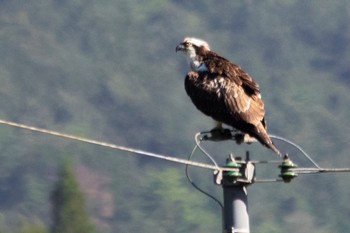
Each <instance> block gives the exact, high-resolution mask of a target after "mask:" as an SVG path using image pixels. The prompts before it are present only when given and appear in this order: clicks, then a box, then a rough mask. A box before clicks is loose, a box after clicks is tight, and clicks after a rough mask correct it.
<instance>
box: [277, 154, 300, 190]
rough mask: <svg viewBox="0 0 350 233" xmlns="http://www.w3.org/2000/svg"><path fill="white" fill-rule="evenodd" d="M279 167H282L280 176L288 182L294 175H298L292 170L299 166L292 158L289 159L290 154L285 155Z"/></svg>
mask: <svg viewBox="0 0 350 233" xmlns="http://www.w3.org/2000/svg"><path fill="white" fill-rule="evenodd" d="M278 167H279V168H281V174H280V175H279V176H280V177H281V178H282V179H283V181H284V182H286V183H289V182H290V181H291V180H292V179H293V178H294V177H297V176H298V175H297V174H296V173H295V172H294V171H293V170H292V169H293V168H297V167H298V166H297V165H296V164H295V163H293V161H292V160H290V159H289V157H288V155H286V156H285V157H284V159H283V162H282V164H281V165H279V166H278Z"/></svg>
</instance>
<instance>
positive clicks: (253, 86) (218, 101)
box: [176, 37, 281, 156]
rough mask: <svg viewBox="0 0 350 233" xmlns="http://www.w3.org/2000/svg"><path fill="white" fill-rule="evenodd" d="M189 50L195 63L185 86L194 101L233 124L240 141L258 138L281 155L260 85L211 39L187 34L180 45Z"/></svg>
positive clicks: (206, 111)
mask: <svg viewBox="0 0 350 233" xmlns="http://www.w3.org/2000/svg"><path fill="white" fill-rule="evenodd" d="M177 51H181V52H183V53H184V54H185V56H186V57H187V59H188V62H189V64H190V67H191V71H189V72H188V73H187V75H186V78H185V89H186V92H187V94H188V95H189V97H190V98H191V100H192V102H193V104H194V105H195V106H196V107H197V108H198V109H199V110H200V111H201V112H203V113H204V114H205V115H208V116H210V117H212V118H213V119H214V120H216V121H217V122H218V123H217V125H216V127H215V128H214V130H219V131H220V130H223V128H222V124H223V123H224V124H226V125H229V126H232V127H233V128H235V129H236V130H239V131H240V132H242V134H236V135H235V139H236V141H237V143H241V142H252V141H255V140H254V139H256V140H258V141H259V142H260V143H261V144H263V145H264V146H266V147H268V148H270V149H271V150H273V151H274V152H275V153H277V154H278V155H279V156H281V152H280V151H279V150H278V149H277V148H276V146H275V145H274V144H273V143H272V141H271V139H270V137H269V136H268V134H267V132H266V122H265V117H264V115H265V110H264V103H263V101H262V100H261V95H260V89H259V85H258V84H257V83H256V82H254V80H253V79H252V78H251V77H250V76H249V75H248V74H247V73H246V72H245V71H244V70H242V69H241V67H239V66H238V65H235V64H233V63H231V62H230V61H229V60H227V59H225V58H223V57H221V56H220V55H218V54H216V53H214V52H212V51H211V50H210V48H209V45H208V43H207V42H205V41H203V40H201V39H197V38H192V37H186V38H185V39H184V41H183V42H182V43H180V44H179V45H178V46H177V47H176V52H177Z"/></svg>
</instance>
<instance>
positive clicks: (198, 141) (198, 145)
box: [194, 133, 219, 167]
mask: <svg viewBox="0 0 350 233" xmlns="http://www.w3.org/2000/svg"><path fill="white" fill-rule="evenodd" d="M201 134H202V133H196V135H195V137H194V141H195V142H196V145H197V147H198V148H199V149H200V150H201V151H202V152H203V154H205V155H206V156H207V157H208V158H209V159H210V161H211V162H212V163H213V164H214V165H215V166H217V167H219V166H218V164H217V162H216V161H215V160H214V158H213V157H212V156H211V155H210V154H209V153H208V152H207V151H206V150H204V148H203V147H202V146H201V145H200V142H201V141H202V140H203V138H199V136H200V135H201Z"/></svg>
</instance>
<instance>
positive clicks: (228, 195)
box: [214, 153, 255, 233]
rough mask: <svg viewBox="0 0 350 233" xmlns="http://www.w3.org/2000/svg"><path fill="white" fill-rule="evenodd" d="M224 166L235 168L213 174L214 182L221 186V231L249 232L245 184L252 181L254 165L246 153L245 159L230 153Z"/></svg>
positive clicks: (233, 232)
mask: <svg viewBox="0 0 350 233" xmlns="http://www.w3.org/2000/svg"><path fill="white" fill-rule="evenodd" d="M226 167H229V168H237V170H236V171H228V172H217V173H216V174H214V180H215V183H216V184H218V185H221V186H222V188H223V201H224V203H223V213H222V215H223V216H222V220H223V223H222V225H223V233H249V232H250V228H249V215H248V193H247V186H248V185H249V184H251V183H253V181H254V178H255V172H254V171H255V166H254V164H252V163H250V161H249V154H248V153H247V158H246V160H245V161H242V159H241V158H240V157H237V158H234V157H233V155H230V157H229V158H228V159H227V161H226Z"/></svg>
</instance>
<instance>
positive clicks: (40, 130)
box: [0, 119, 235, 171]
mask: <svg viewBox="0 0 350 233" xmlns="http://www.w3.org/2000/svg"><path fill="white" fill-rule="evenodd" d="M0 124H4V125H9V126H13V127H17V128H21V129H27V130H30V131H35V132H39V133H44V134H50V135H53V136H57V137H61V138H68V139H72V140H76V141H80V142H85V143H89V144H94V145H98V146H103V147H108V148H112V149H116V150H121V151H126V152H130V153H134V154H139V155H144V156H149V157H153V158H158V159H163V160H167V161H171V162H175V163H180V164H187V165H191V166H195V167H201V168H206V169H211V170H222V171H234V170H235V169H232V168H225V167H219V166H217V165H209V164H205V163H200V162H195V161H189V160H185V159H180V158H175V157H171V156H167V155H161V154H156V153H152V152H147V151H143V150H138V149H134V148H131V147H125V146H119V145H116V144H112V143H108V142H101V141H96V140H93V139H88V138H83V137H79V136H76V135H71V134H66V133H60V132H57V131H52V130H47V129H42V128H37V127H33V126H29V125H25V124H20V123H16V122H12V121H6V120H2V119H0Z"/></svg>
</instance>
